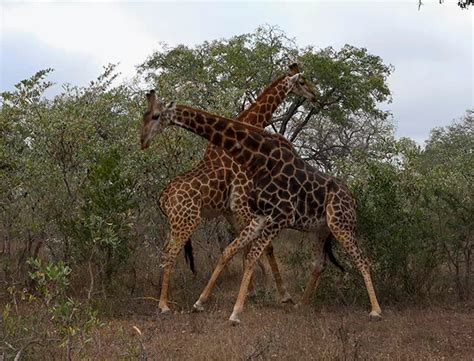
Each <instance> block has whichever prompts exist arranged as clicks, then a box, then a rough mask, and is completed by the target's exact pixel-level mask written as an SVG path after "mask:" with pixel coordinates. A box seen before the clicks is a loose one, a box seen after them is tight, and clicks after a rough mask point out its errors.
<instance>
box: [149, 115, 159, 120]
mask: <svg viewBox="0 0 474 361" xmlns="http://www.w3.org/2000/svg"><path fill="white" fill-rule="evenodd" d="M159 118H160V114H154V115H152V116H151V119H153V120H158V119H159Z"/></svg>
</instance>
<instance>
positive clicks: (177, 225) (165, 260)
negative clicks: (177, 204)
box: [158, 213, 201, 313]
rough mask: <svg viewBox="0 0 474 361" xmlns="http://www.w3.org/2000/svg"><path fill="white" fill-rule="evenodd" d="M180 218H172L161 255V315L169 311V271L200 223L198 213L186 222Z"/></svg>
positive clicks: (159, 305)
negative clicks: (168, 234) (167, 237)
mask: <svg viewBox="0 0 474 361" xmlns="http://www.w3.org/2000/svg"><path fill="white" fill-rule="evenodd" d="M181 218H182V217H175V218H173V220H172V222H171V231H170V236H169V239H168V242H167V243H166V247H165V249H164V250H163V253H162V262H161V267H162V268H163V279H162V282H161V292H160V301H159V304H158V307H159V308H160V311H161V313H167V312H169V311H170V308H169V306H168V291H169V284H170V278H171V270H172V268H173V266H174V264H175V262H176V257H177V256H178V254H179V252H180V251H181V249H182V248H183V247H184V246H185V244H186V242H187V241H188V240H189V238H190V237H191V235H192V234H193V232H194V230H195V229H196V228H197V226H198V225H199V223H200V222H201V217H200V215H199V213H197V216H195V217H191V218H190V219H188V220H184V219H181ZM183 224H186V226H185V227H183ZM193 263H194V261H193Z"/></svg>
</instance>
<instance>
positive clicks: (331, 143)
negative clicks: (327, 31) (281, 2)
mask: <svg viewBox="0 0 474 361" xmlns="http://www.w3.org/2000/svg"><path fill="white" fill-rule="evenodd" d="M295 60H296V61H298V62H299V63H300V65H301V68H302V69H303V70H304V73H305V76H306V77H307V78H308V79H309V80H310V82H312V83H313V85H314V88H315V91H316V94H318V100H317V104H316V106H314V107H311V106H310V105H309V104H305V103H304V101H303V100H302V99H295V98H290V99H288V100H287V101H285V102H284V104H282V106H280V107H279V109H278V111H277V113H276V114H275V116H274V118H273V120H272V122H271V130H272V131H274V132H278V133H280V134H283V135H285V136H286V137H287V138H288V139H289V140H291V141H292V142H294V144H295V146H296V147H297V149H299V150H300V151H301V152H302V153H303V154H304V155H305V157H306V159H307V160H309V161H314V162H315V163H316V164H317V165H318V166H321V167H322V168H324V169H326V170H333V169H332V168H333V164H334V162H336V161H337V159H338V158H348V157H350V156H351V154H353V151H354V150H360V151H357V152H356V153H358V154H361V153H365V154H367V153H370V152H371V150H372V149H373V148H374V146H375V144H376V143H378V142H380V141H383V140H384V139H385V138H386V137H391V136H392V126H391V119H390V116H389V113H388V112H384V111H382V110H380V109H379V108H378V105H379V104H380V103H381V102H384V101H390V91H389V89H388V86H387V84H386V80H387V77H388V76H389V75H390V73H391V71H392V68H391V67H390V66H387V65H385V64H384V63H383V61H382V59H381V58H380V57H378V56H375V55H371V54H369V53H368V52H367V50H366V49H363V48H362V49H361V48H356V47H352V46H349V45H346V46H344V47H343V48H342V49H340V50H335V49H333V48H326V49H322V50H317V49H315V48H314V47H307V48H303V49H301V48H298V46H297V45H296V43H295V41H294V40H293V39H290V38H289V37H288V36H287V35H286V34H285V33H284V32H283V31H281V30H279V29H278V28H276V27H271V26H263V27H260V28H258V29H257V30H256V31H255V32H254V33H249V34H243V35H239V36H234V37H232V38H230V39H223V40H215V41H212V42H204V43H203V44H200V45H197V46H195V47H193V48H190V47H187V46H183V45H180V46H177V47H175V48H169V47H167V46H163V49H162V50H159V51H155V52H154V53H153V54H152V55H151V56H150V57H149V58H148V59H147V60H146V61H145V62H144V63H143V64H142V65H141V66H140V67H139V73H140V74H141V76H142V77H143V78H144V80H145V81H146V82H147V83H148V84H149V86H150V87H154V88H157V89H158V92H159V93H160V95H161V96H162V97H163V98H165V99H170V100H171V99H173V100H178V101H180V102H185V103H188V104H190V105H193V106H196V107H199V108H203V109H207V110H209V111H211V112H215V113H217V114H222V115H225V116H230V117H234V116H236V115H237V114H238V113H239V112H241V111H242V110H243V109H245V107H246V106H247V105H248V104H249V103H250V102H251V101H253V100H254V99H255V98H256V96H257V95H258V92H259V90H260V89H262V88H263V87H264V86H265V85H267V84H269V83H270V82H271V81H272V79H273V78H274V77H276V76H278V75H280V74H282V73H283V72H284V71H285V69H286V66H287V65H288V64H289V63H290V62H292V61H295Z"/></svg>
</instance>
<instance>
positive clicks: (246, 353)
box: [87, 301, 474, 360]
mask: <svg viewBox="0 0 474 361" xmlns="http://www.w3.org/2000/svg"><path fill="white" fill-rule="evenodd" d="M229 306H231V303H230V302H228V301H221V302H219V307H218V308H219V309H218V310H217V311H209V312H206V313H199V314H196V313H181V312H176V313H174V314H171V315H167V316H161V315H157V314H156V312H155V310H154V307H153V306H150V305H145V304H141V305H140V304H139V303H136V304H135V305H134V308H136V309H140V310H141V311H140V312H136V311H130V312H131V313H130V314H128V315H123V316H122V317H120V316H117V317H114V318H112V319H109V320H108V323H107V326H106V327H105V328H103V329H102V330H101V331H100V333H98V334H96V335H95V337H94V340H93V342H92V343H91V345H90V346H89V348H88V351H87V354H88V356H89V357H90V358H92V359H116V358H121V357H132V358H137V359H140V358H141V359H144V358H148V359H161V360H185V359H186V360H267V359H276V360H282V359H285V360H355V359H360V360H369V359H370V360H472V358H473V357H474V314H473V312H472V311H473V309H472V308H469V307H467V306H465V307H463V308H462V309H456V308H452V309H446V308H439V307H438V308H430V309H419V310H415V309H407V310H385V312H384V319H383V320H382V321H381V322H376V323H373V322H369V321H368V317H367V312H366V311H365V310H360V309H355V308H350V309H348V308H344V309H339V310H337V309H322V310H320V311H316V310H315V309H314V308H306V309H298V310H294V309H292V308H288V307H283V306H277V305H275V306H273V307H269V306H261V305H259V304H256V303H254V302H249V303H248V307H247V309H246V311H245V313H244V315H243V317H242V320H243V324H242V325H240V326H237V327H233V326H231V325H230V324H229V323H228V322H227V318H228V316H229V313H230V310H231V307H229ZM136 328H138V330H139V331H140V332H138V331H137V330H136Z"/></svg>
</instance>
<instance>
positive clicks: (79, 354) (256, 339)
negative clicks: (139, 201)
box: [0, 251, 474, 361]
mask: <svg viewBox="0 0 474 361" xmlns="http://www.w3.org/2000/svg"><path fill="white" fill-rule="evenodd" d="M281 253H282V252H280V254H281ZM218 254H219V253H218V252H217V251H216V252H215V254H211V256H204V252H202V251H201V252H198V256H199V258H198V259H197V261H198V266H199V268H198V269H199V275H198V276H197V277H193V276H192V275H191V273H190V271H189V270H188V269H187V268H186V266H185V264H184V261H183V259H182V258H180V260H179V261H178V264H177V267H176V269H175V272H174V275H173V284H172V287H171V297H170V298H171V300H172V303H171V304H170V306H171V307H172V309H173V312H172V313H171V314H167V315H160V314H158V313H157V302H156V301H157V300H156V298H154V297H157V286H158V285H159V273H160V271H159V269H158V267H156V264H153V262H151V263H150V264H146V263H145V262H142V263H141V265H142V267H143V269H141V270H139V272H138V274H139V275H140V276H139V277H135V278H131V280H130V281H129V283H130V284H133V285H136V287H135V288H134V291H133V292H134V296H130V292H128V295H127V296H124V297H123V298H118V297H117V296H112V297H108V298H106V299H100V297H97V299H96V301H95V303H96V304H95V306H96V307H98V309H99V311H100V318H101V320H102V321H103V322H104V326H103V327H101V328H99V329H97V330H95V331H94V332H93V334H92V337H91V338H90V340H88V341H87V342H76V343H75V346H74V349H73V350H72V351H73V352H72V355H73V359H87V360H117V359H131V360H136V359H139V360H145V359H148V360H270V359H274V360H469V361H473V360H474V303H473V302H472V301H471V302H469V303H459V302H452V303H448V302H446V301H445V300H439V299H437V300H436V302H433V300H432V301H431V302H424V303H423V305H420V304H419V303H417V302H413V301H410V302H407V301H404V302H400V301H399V300H392V302H389V301H390V300H389V299H387V298H386V297H385V299H383V300H382V302H381V306H382V309H383V319H382V321H380V322H370V321H369V318H368V313H369V307H368V305H365V306H361V305H360V303H361V302H360V301H358V302H352V301H351V300H350V299H348V298H347V297H343V296H341V295H342V293H341V292H339V293H338V292H336V291H334V290H335V289H338V287H345V286H350V287H352V288H354V287H356V286H355V284H353V283H351V281H348V282H349V285H345V286H344V281H343V280H342V276H341V282H340V283H341V284H342V286H338V285H337V282H336V283H331V284H329V283H330V282H328V279H325V280H324V279H323V281H322V285H321V287H322V288H323V289H320V290H319V293H318V294H319V296H320V297H318V298H316V299H315V300H314V302H313V304H312V305H310V306H308V307H305V308H301V309H295V308H293V307H292V306H289V305H281V304H280V303H279V302H278V300H277V299H276V296H275V291H274V289H273V288H274V287H273V281H272V280H271V276H270V275H268V276H267V278H266V280H265V278H264V277H263V274H262V272H261V270H260V269H257V272H256V279H255V284H256V290H257V293H256V295H255V296H253V297H249V298H248V299H247V302H246V305H245V310H244V312H243V314H242V315H241V320H242V324H241V325H239V326H231V325H230V324H229V322H228V321H227V320H228V317H229V316H230V313H231V311H232V307H233V303H234V301H235V297H236V295H237V291H238V286H239V282H240V277H241V270H242V268H241V258H240V257H237V259H236V260H234V261H233V262H232V264H231V265H230V267H229V268H228V269H226V270H225V271H224V272H223V274H222V275H221V277H220V279H219V282H218V284H217V287H216V289H215V291H214V293H213V294H212V297H211V299H210V300H209V303H208V304H207V305H206V307H207V308H206V311H205V312H203V313H191V312H189V310H191V308H192V307H191V306H192V304H193V302H194V301H195V300H196V299H197V297H198V295H199V292H200V291H201V290H202V288H203V287H204V285H205V283H206V281H207V279H208V277H209V274H210V272H211V271H212V265H213V264H215V261H216V259H217V257H218ZM206 257H208V258H206ZM282 258H283V257H282ZM300 258H301V257H300ZM143 259H144V260H145V259H146V258H143ZM302 259H303V260H304V257H303V258H302ZM288 260H290V261H291V258H287V262H286V263H285V262H281V263H280V264H281V265H282V273H283V276H284V279H285V281H286V284H287V285H288V287H289V290H290V292H291V294H292V295H293V297H294V299H295V300H298V299H299V298H300V297H301V295H302V286H303V285H304V281H305V280H306V279H307V277H308V275H309V269H307V267H306V268H305V267H302V266H301V267H300V266H298V267H296V266H295V265H294V264H298V265H301V264H303V263H305V262H306V261H304V262H303V261H301V259H299V258H298V260H296V261H294V262H293V261H291V263H288V262H289V261H288ZM306 263H308V262H306ZM148 271H149V272H150V274H148V273H147V272H148ZM328 271H329V272H337V271H335V270H334V268H330V269H329V270H328ZM336 275H337V274H336ZM335 279H338V277H335ZM123 283H125V281H124V282H123ZM346 283H347V282H346ZM264 284H266V285H267V287H266V288H265V287H264ZM376 286H377V285H376ZM324 287H326V289H324ZM357 287H358V286H357ZM360 287H363V286H360ZM83 288H84V290H82V288H81V287H75V290H77V292H78V295H77V297H79V294H81V293H84V292H85V291H87V282H83ZM265 289H267V291H265ZM328 290H333V291H332V292H331V291H328ZM323 291H324V292H323ZM362 292H364V293H365V291H364V289H362ZM124 294H125V293H124ZM148 295H150V296H153V297H144V296H148ZM321 295H323V296H321ZM364 296H365V294H364ZM364 298H365V297H364ZM343 302H346V303H347V305H343V304H342V303H343ZM367 303H368V302H367ZM401 304H404V306H403V307H402V306H400V305H401ZM394 305H396V306H394ZM408 305H409V306H408ZM64 355H65V350H64V348H62V349H57V348H53V347H49V346H48V345H38V344H32V345H30V346H28V349H27V350H25V352H24V357H23V359H34V360H50V359H58V360H61V359H64ZM1 359H2V352H1V350H0V360H1Z"/></svg>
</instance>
